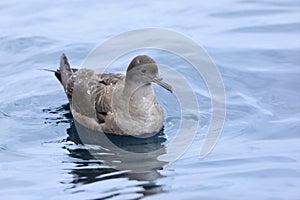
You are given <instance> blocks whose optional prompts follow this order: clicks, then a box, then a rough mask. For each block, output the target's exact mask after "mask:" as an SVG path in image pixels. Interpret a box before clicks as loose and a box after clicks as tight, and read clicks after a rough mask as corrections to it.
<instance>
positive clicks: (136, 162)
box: [47, 105, 167, 196]
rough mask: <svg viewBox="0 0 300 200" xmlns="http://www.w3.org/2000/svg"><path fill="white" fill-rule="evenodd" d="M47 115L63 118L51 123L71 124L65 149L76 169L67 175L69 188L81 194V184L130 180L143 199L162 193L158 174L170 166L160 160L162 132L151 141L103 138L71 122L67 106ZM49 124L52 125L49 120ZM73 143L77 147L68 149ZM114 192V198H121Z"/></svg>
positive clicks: (163, 140)
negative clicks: (116, 196) (134, 182)
mask: <svg viewBox="0 0 300 200" xmlns="http://www.w3.org/2000/svg"><path fill="white" fill-rule="evenodd" d="M47 111H48V112H49V113H53V114H59V113H60V115H61V116H58V117H56V119H57V120H54V119H55V118H52V120H51V121H52V122H53V121H56V122H55V123H56V124H57V122H58V121H61V122H66V118H67V121H69V123H70V127H69V128H67V134H68V137H67V139H66V141H65V145H64V147H63V148H64V149H66V150H67V151H68V152H69V154H68V156H69V157H70V158H71V159H70V160H71V162H72V163H73V164H74V165H75V167H74V168H71V169H70V171H69V172H68V174H71V175H72V180H71V181H68V183H67V184H72V185H73V186H71V188H69V189H70V190H71V191H73V192H78V191H77V190H76V189H75V188H76V187H77V186H78V185H82V184H92V183H96V182H101V181H105V180H109V179H118V178H127V179H128V180H134V181H137V183H136V184H137V185H136V186H139V187H142V188H143V189H142V190H138V191H135V192H137V193H140V194H142V195H143V196H146V195H151V194H157V193H160V192H163V189H162V186H161V185H158V184H156V183H155V182H156V180H157V179H159V178H161V177H162V175H161V174H160V172H159V170H161V169H162V168H163V166H164V165H166V164H167V163H166V162H163V161H159V160H158V157H159V156H160V155H162V154H164V153H165V149H164V148H162V147H164V144H165V142H166V137H165V135H164V132H163V131H161V132H160V133H158V134H156V135H155V136H152V137H150V138H135V137H130V136H117V135H111V134H104V133H99V132H94V131H91V130H89V129H86V128H85V127H83V126H81V125H80V124H78V123H77V122H76V121H74V120H72V117H71V114H70V111H69V108H68V105H63V106H61V107H59V108H56V109H55V110H51V109H49V110H47ZM62 118H64V119H62ZM47 123H51V122H49V118H47ZM78 132H79V133H80V134H78ZM70 142H71V144H74V143H75V144H74V145H69V144H70ZM67 162H70V161H67ZM124 188H126V185H124ZM115 192H116V193H115V195H120V194H117V193H118V191H115Z"/></svg>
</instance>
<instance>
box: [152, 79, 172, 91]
mask: <svg viewBox="0 0 300 200" xmlns="http://www.w3.org/2000/svg"><path fill="white" fill-rule="evenodd" d="M152 81H153V82H154V83H156V84H157V85H159V86H161V87H163V88H165V89H166V90H168V91H169V92H171V93H173V88H172V86H171V85H169V84H168V83H166V82H164V81H163V79H162V78H160V77H154V78H152Z"/></svg>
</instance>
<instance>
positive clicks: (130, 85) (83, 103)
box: [55, 54, 172, 136]
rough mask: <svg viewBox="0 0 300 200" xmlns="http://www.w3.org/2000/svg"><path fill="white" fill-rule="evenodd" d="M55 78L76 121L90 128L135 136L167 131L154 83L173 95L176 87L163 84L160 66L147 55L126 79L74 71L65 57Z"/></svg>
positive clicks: (129, 70) (130, 69)
mask: <svg viewBox="0 0 300 200" xmlns="http://www.w3.org/2000/svg"><path fill="white" fill-rule="evenodd" d="M55 76H56V77H57V79H58V80H59V81H60V82H61V84H62V85H63V87H64V90H65V92H66V95H67V97H68V100H69V102H70V109H71V112H72V115H73V117H74V119H75V120H76V121H77V122H78V123H80V124H81V125H83V126H85V127H86V128H89V129H92V130H96V131H100V132H105V133H112V134H118V135H131V136H141V135H144V134H154V133H157V132H159V131H160V130H161V129H162V128H163V123H164V110H163V109H162V107H161V106H160V104H159V102H158V101H157V98H156V95H155V92H154V90H153V87H152V83H156V84H158V85H160V86H162V87H163V88H165V89H167V90H168V91H170V92H172V87H171V86H170V85H169V84H167V83H165V82H163V80H162V78H161V77H160V76H159V73H158V67H157V64H156V62H155V61H154V60H153V59H152V58H150V57H149V56H147V55H139V56H136V57H135V58H134V59H133V60H132V61H131V62H130V64H129V66H128V68H127V71H126V75H123V74H113V73H102V74H97V73H95V71H93V70H91V69H86V68H81V69H74V68H71V67H70V64H69V62H68V59H67V57H66V55H65V54H62V56H61V58H60V68H59V69H58V70H57V71H55Z"/></svg>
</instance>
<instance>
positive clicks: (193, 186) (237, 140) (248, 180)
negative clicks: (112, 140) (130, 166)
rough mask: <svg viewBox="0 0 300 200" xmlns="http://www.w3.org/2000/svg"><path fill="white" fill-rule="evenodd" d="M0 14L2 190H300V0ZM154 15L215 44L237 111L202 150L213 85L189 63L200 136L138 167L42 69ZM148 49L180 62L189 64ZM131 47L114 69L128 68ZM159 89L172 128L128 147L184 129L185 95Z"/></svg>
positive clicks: (299, 194)
mask: <svg viewBox="0 0 300 200" xmlns="http://www.w3.org/2000/svg"><path fill="white" fill-rule="evenodd" d="M0 14H1V15H0V16H1V17H0V30H1V31H0V158H1V159H0V197H1V199H140V198H143V199H300V190H299V188H300V88H299V87H300V56H299V55H300V1H299V0H287V1H276V0H261V1H248V0H227V1H225V0H221V1H218V2H212V1H193V0H191V1H190V0H186V1H184V2H183V1H37V0H28V1H18V0H10V1H1V2H0ZM149 27H156V28H167V29H171V30H174V31H177V32H180V33H182V34H185V35H186V36H188V37H190V38H192V39H193V40H195V41H196V42H197V43H198V44H199V45H201V46H203V47H204V48H205V49H206V50H207V52H208V54H209V55H210V56H211V58H212V60H213V61H214V63H215V64H216V66H217V67H218V69H219V71H220V74H221V76H222V79H223V81H224V86H225V92H226V108H227V115H226V121H225V124H224V128H223V132H222V135H221V137H220V139H219V141H218V143H217V145H216V146H215V148H214V149H213V151H212V152H211V153H210V154H209V155H208V156H207V157H205V158H204V159H200V158H199V152H200V147H201V144H202V142H203V138H204V135H205V133H206V131H207V128H208V125H209V120H210V106H211V105H210V97H209V95H208V93H207V91H206V90H207V89H206V88H205V83H204V82H203V81H202V82H201V81H200V82H193V81H192V80H193V73H192V72H191V71H188V70H185V71H184V70H183V71H184V73H185V74H186V76H187V77H188V78H189V80H190V81H191V85H192V87H193V86H200V89H199V88H198V89H195V93H196V95H197V97H198V100H199V105H200V108H201V113H200V119H201V121H200V124H199V125H200V127H199V130H198V133H197V136H196V138H195V140H194V142H193V144H192V145H191V146H190V148H189V149H188V151H187V152H186V153H185V154H184V155H183V156H182V157H181V158H180V159H179V160H177V161H176V162H174V163H171V164H169V165H166V164H165V163H159V162H157V160H156V159H155V158H153V157H151V158H150V157H149V159H145V161H141V162H145V163H147V162H149V163H150V165H151V164H153V163H155V165H154V166H155V167H153V169H151V170H145V171H144V172H139V173H132V172H131V171H130V170H127V169H119V170H116V169H115V168H114V166H113V164H110V165H109V164H105V162H104V161H105V159H106V158H109V157H110V155H109V154H107V153H105V152H106V150H103V149H101V146H97V145H90V146H89V145H82V144H81V143H80V141H79V140H78V136H77V135H76V128H75V126H74V121H73V118H72V116H71V114H70V111H69V108H68V104H67V103H68V101H67V98H66V96H65V94H64V91H63V88H62V87H61V86H60V84H59V82H58V81H57V80H56V79H55V77H54V75H53V74H51V73H50V72H45V71H43V70H40V69H44V68H47V69H52V70H55V69H57V68H58V65H59V57H60V55H61V53H63V52H64V53H66V54H67V55H68V57H69V59H70V62H71V63H72V65H73V66H75V67H79V66H81V63H82V62H83V61H84V59H85V58H86V56H87V55H88V53H89V52H90V51H92V50H93V49H94V48H95V47H97V45H99V44H100V43H101V42H103V41H104V40H106V39H108V38H110V37H112V36H114V35H117V34H119V33H122V32H125V31H130V30H134V29H139V28H149ZM148 51H149V52H150V54H151V55H152V57H153V58H154V59H157V60H158V61H159V62H164V63H166V64H170V65H173V66H175V67H177V68H178V69H180V68H181V67H180V66H185V65H187V64H186V62H185V61H182V60H180V59H178V58H177V57H176V56H175V57H174V56H173V57H172V56H171V55H170V56H167V55H168V54H167V53H165V54H162V53H161V52H160V51H157V52H156V51H154V50H153V51H152V50H148ZM132 55H133V54H132ZM164 55H165V56H164ZM130 58H131V57H130V56H129V57H128V58H126V55H125V56H123V57H122V59H121V60H120V61H119V63H123V64H124V66H123V65H122V66H119V68H114V67H112V68H111V69H112V70H115V71H122V70H123V72H124V71H125V69H126V65H127V64H128V62H130ZM182 69H184V68H182ZM201 88H202V89H201ZM157 93H158V95H159V96H160V101H161V102H162V105H163V106H164V108H165V109H166V110H167V111H168V115H167V118H166V124H165V133H164V135H163V136H158V137H157V138H155V139H154V140H153V141H151V142H150V143H149V144H138V145H136V147H135V146H132V144H127V147H130V148H131V149H137V148H141V147H142V149H143V148H144V147H145V146H146V147H147V148H148V147H149V148H150V147H151V148H152V147H153V145H154V146H155V147H156V146H157V145H158V146H159V145H167V144H168V142H169V140H170V139H172V137H174V133H175V130H176V128H178V127H179V117H180V111H179V110H178V105H179V103H178V102H176V101H169V98H171V97H170V95H169V94H167V93H165V92H162V91H161V90H158V91H157ZM134 143H135V142H134ZM95 146H96V147H95ZM146 147H145V148H146ZM178 148H180V147H178ZM91 149H92V150H93V152H94V153H95V154H96V153H97V154H98V155H100V156H99V157H100V159H96V158H95V157H94V156H93V155H92V153H91V151H90V150H91ZM99 157H97V158H99ZM101 159H102V160H101ZM113 162H119V163H121V164H122V160H121V158H118V159H116V160H113ZM135 162H138V161H135Z"/></svg>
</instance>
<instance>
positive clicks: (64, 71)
mask: <svg viewBox="0 0 300 200" xmlns="http://www.w3.org/2000/svg"><path fill="white" fill-rule="evenodd" d="M72 74H73V70H72V68H71V67H70V64H69V62H68V58H67V56H66V55H65V54H64V53H63V54H62V55H61V57H60V67H59V70H58V71H57V73H55V76H56V77H57V79H58V80H59V81H60V82H61V83H62V85H63V86H64V88H65V89H66V88H67V83H68V80H69V78H70V77H71V76H72Z"/></svg>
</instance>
